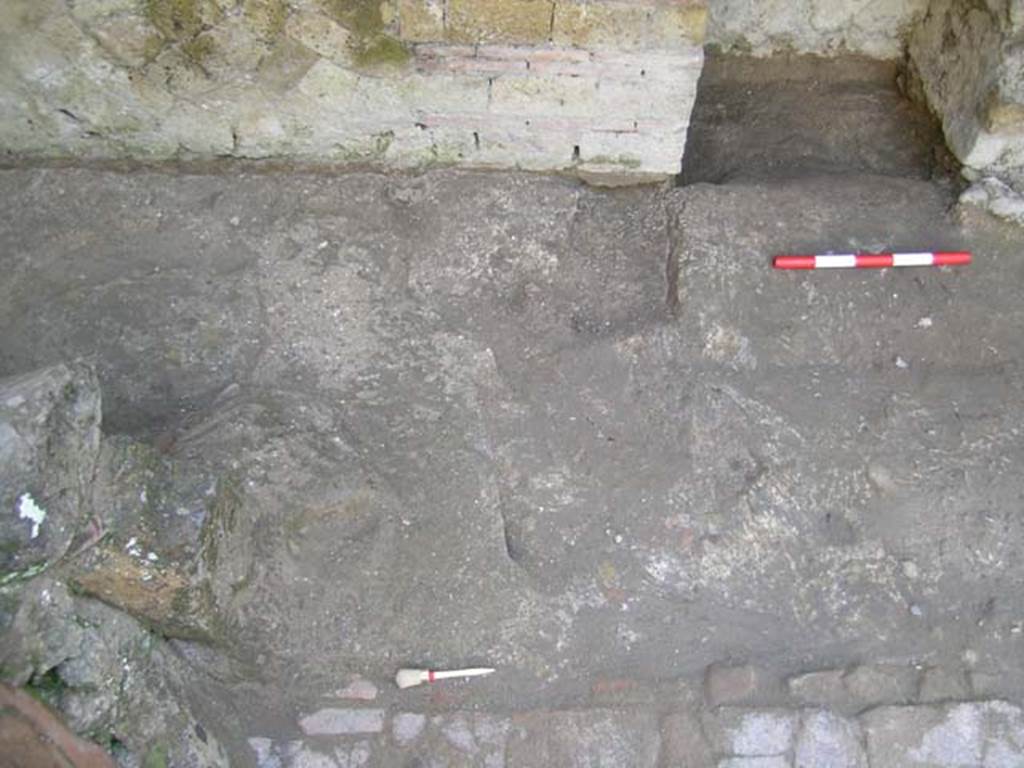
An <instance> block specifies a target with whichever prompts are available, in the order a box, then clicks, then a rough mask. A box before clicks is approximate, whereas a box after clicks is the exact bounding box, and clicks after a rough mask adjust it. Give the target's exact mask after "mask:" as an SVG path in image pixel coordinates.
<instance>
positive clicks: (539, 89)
mask: <svg viewBox="0 0 1024 768" xmlns="http://www.w3.org/2000/svg"><path fill="white" fill-rule="evenodd" d="M596 103H597V81H596V80H594V79H593V78H589V77H548V76H540V77H501V78H498V79H496V80H495V81H494V84H493V85H492V86H491V106H490V109H491V112H493V113H494V114H499V115H502V114H503V115H522V116H523V117H528V116H530V115H537V116H549V117H586V116H588V115H594V114H595V106H596Z"/></svg>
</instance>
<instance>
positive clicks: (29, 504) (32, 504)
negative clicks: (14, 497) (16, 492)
mask: <svg viewBox="0 0 1024 768" xmlns="http://www.w3.org/2000/svg"><path fill="white" fill-rule="evenodd" d="M18 517H19V518H21V519H22V520H31V521H32V538H33V539H34V538H35V537H36V536H38V535H39V526H40V525H42V523H43V520H45V519H46V510H45V509H43V508H42V507H40V506H39V505H38V504H36V501H35V499H33V498H32V494H31V493H23V494H21V497H20V498H19V499H18Z"/></svg>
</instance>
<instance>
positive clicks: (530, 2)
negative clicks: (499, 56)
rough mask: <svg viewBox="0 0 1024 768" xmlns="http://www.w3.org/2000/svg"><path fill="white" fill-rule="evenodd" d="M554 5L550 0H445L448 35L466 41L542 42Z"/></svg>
mask: <svg viewBox="0 0 1024 768" xmlns="http://www.w3.org/2000/svg"><path fill="white" fill-rule="evenodd" d="M553 7H554V4H553V3H552V2H550V1H549V0H448V35H449V37H450V39H452V40H454V41H456V42H465V43H491V42H501V43H526V44H536V43H542V42H545V41H547V40H548V39H549V37H550V34H551V14H552V11H553Z"/></svg>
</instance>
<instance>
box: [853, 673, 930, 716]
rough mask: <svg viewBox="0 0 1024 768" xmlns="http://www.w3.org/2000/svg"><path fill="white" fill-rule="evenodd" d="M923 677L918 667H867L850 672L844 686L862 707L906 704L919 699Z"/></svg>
mask: <svg viewBox="0 0 1024 768" xmlns="http://www.w3.org/2000/svg"><path fill="white" fill-rule="evenodd" d="M920 677H921V674H920V672H919V671H918V670H917V669H915V668H914V667H909V666H906V667H903V666H894V665H878V666H875V665H864V666H860V667H855V668H854V669H852V670H850V671H849V672H848V673H847V674H846V676H845V677H844V678H843V684H844V685H845V686H846V690H847V691H849V693H850V696H851V697H852V699H853V700H854V701H855V702H857V703H858V704H859V705H860V706H861V707H869V706H873V705H875V704H902V703H906V702H910V701H913V700H914V698H915V697H916V696H917V690H918V686H919V681H920Z"/></svg>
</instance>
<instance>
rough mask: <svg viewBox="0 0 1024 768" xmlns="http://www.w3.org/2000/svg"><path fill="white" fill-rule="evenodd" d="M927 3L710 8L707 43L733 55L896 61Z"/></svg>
mask: <svg viewBox="0 0 1024 768" xmlns="http://www.w3.org/2000/svg"><path fill="white" fill-rule="evenodd" d="M927 5H928V0H878V1H877V2H870V3H850V2H836V0H762V2H737V1H736V0H711V2H709V3H708V9H709V11H710V17H709V20H708V41H709V42H710V43H712V44H713V45H717V46H720V47H721V48H722V49H723V50H726V51H730V52H733V53H752V54H754V55H756V56H767V55H770V54H773V53H791V52H792V53H815V54H825V55H830V54H836V53H841V52H842V53H856V54H862V55H865V56H871V57H875V58H882V59H896V58H899V57H900V56H901V55H902V53H903V48H904V41H905V39H906V36H907V34H908V33H909V32H910V31H911V30H912V29H913V27H914V25H915V24H916V23H918V22H919V21H920V19H921V17H922V16H923V15H924V12H925V9H926V8H927Z"/></svg>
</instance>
